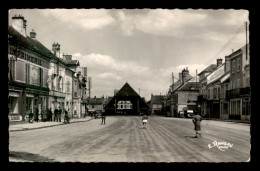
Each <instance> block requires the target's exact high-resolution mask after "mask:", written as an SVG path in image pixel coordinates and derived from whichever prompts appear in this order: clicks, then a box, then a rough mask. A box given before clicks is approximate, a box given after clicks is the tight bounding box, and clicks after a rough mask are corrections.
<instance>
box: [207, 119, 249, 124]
mask: <svg viewBox="0 0 260 171" xmlns="http://www.w3.org/2000/svg"><path fill="white" fill-rule="evenodd" d="M203 120H209V121H222V122H233V123H244V124H251V122H250V121H248V122H243V121H239V120H238V121H233V120H216V119H207V118H203Z"/></svg>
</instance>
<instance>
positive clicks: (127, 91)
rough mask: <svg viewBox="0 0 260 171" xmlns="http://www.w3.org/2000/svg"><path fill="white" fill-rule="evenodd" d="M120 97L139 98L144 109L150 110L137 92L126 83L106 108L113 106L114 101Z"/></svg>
mask: <svg viewBox="0 0 260 171" xmlns="http://www.w3.org/2000/svg"><path fill="white" fill-rule="evenodd" d="M119 97H130V98H138V99H139V100H140V102H141V105H142V106H143V107H145V108H149V106H148V104H147V103H146V102H145V101H144V100H143V99H142V98H141V97H140V96H139V94H137V93H136V92H135V90H134V89H133V88H132V87H131V86H130V85H129V84H128V83H125V84H124V86H123V87H122V88H121V89H120V90H119V91H118V92H117V93H116V94H115V95H114V96H113V97H112V99H111V100H109V102H108V103H107V105H106V106H105V108H109V106H112V105H113V104H112V103H113V101H114V100H115V99H116V98H119Z"/></svg>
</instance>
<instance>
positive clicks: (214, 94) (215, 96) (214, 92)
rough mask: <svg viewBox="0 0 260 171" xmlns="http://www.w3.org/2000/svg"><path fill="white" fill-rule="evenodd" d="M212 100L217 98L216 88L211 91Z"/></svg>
mask: <svg viewBox="0 0 260 171" xmlns="http://www.w3.org/2000/svg"><path fill="white" fill-rule="evenodd" d="M213 98H214V99H216V98H217V88H214V90H213Z"/></svg>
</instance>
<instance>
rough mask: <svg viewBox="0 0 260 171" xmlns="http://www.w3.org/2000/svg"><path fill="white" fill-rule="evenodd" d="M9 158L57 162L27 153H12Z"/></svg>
mask: <svg viewBox="0 0 260 171" xmlns="http://www.w3.org/2000/svg"><path fill="white" fill-rule="evenodd" d="M9 157H12V158H15V159H22V160H27V161H33V162H55V161H54V159H49V158H47V157H42V156H40V155H38V154H32V153H27V152H16V151H10V152H9Z"/></svg>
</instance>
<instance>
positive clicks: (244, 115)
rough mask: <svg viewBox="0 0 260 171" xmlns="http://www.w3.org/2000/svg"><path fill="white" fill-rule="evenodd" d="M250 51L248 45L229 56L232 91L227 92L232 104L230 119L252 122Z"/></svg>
mask: <svg viewBox="0 0 260 171" xmlns="http://www.w3.org/2000/svg"><path fill="white" fill-rule="evenodd" d="M248 51H249V50H248V45H245V46H243V47H242V48H240V49H238V50H237V51H235V52H233V53H232V54H230V55H229V57H230V90H228V91H227V92H226V93H227V94H226V96H227V99H228V100H229V103H230V110H229V119H238V120H250V115H251V110H250V108H251V105H250V101H251V97H250V84H249V80H250V74H249V60H250V56H249V52H248ZM246 80H248V81H246Z"/></svg>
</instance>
